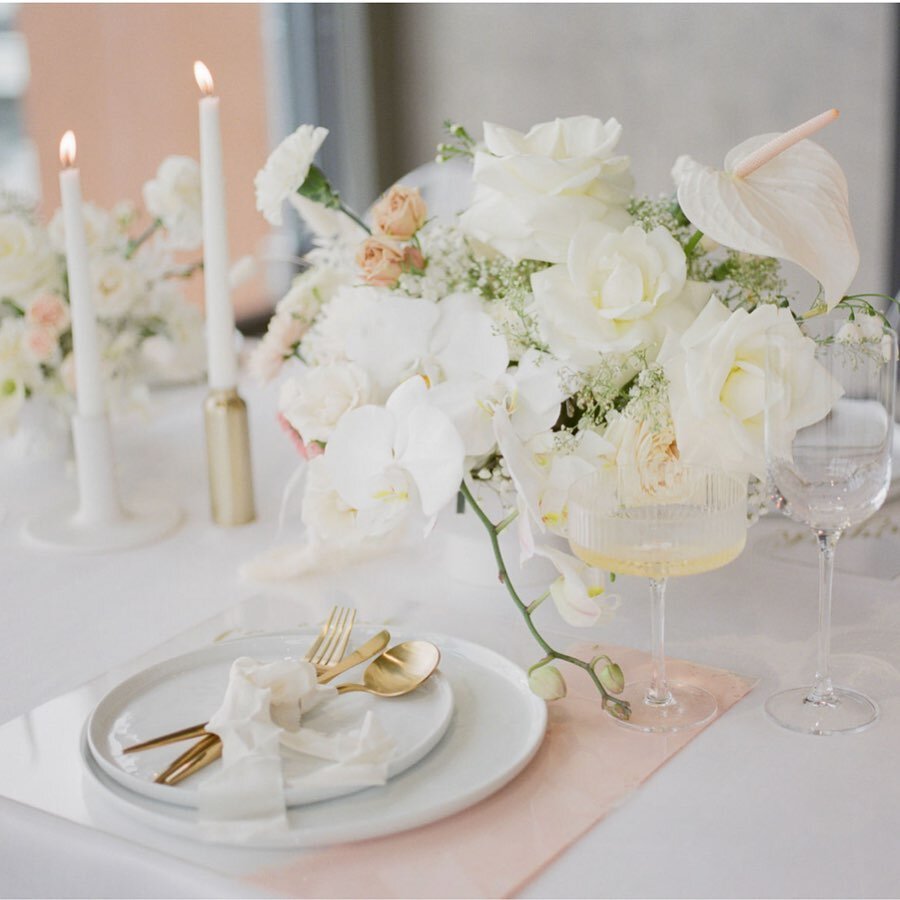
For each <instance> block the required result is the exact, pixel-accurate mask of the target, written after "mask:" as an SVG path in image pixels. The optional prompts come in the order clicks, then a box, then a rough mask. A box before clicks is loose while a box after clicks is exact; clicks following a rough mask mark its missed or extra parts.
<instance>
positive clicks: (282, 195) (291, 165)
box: [254, 125, 328, 225]
mask: <svg viewBox="0 0 900 900" xmlns="http://www.w3.org/2000/svg"><path fill="white" fill-rule="evenodd" d="M326 137H328V129H327V128H315V127H313V126H312V125H301V126H300V127H299V128H298V129H297V130H296V131H295V132H294V133H293V134H292V135H289V136H288V137H286V138H285V139H284V140H283V141H282V142H281V143H280V144H279V145H278V146H277V147H276V148H275V149H274V150H273V151H272V154H271V155H270V156H269V158H268V160H266V164H265V166H263V168H262V169H260V170H259V172H257V174H256V179H255V181H254V184H255V186H256V208H257V209H258V210H259V211H260V212H261V213H262V214H263V215H264V216H265V217H266V220H267V221H268V222H270V223H271V224H272V225H281V222H282V218H281V206H282V204H283V203H284V201H285V200H287V199H288V197H290V196H291V194H295V193H296V192H297V191H298V190H300V188H301V187H302V186H303V182H304V181H306V176H307V175H308V174H309V167H310V166H311V165H312V162H313V159H314V158H315V155H316V153H318V151H319V147H321V146H322V142H323V141H324V140H325V138H326Z"/></svg>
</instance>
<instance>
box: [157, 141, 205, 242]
mask: <svg viewBox="0 0 900 900" xmlns="http://www.w3.org/2000/svg"><path fill="white" fill-rule="evenodd" d="M144 203H145V204H146V205H147V210H148V212H149V213H150V215H152V216H153V218H154V219H159V220H160V221H161V222H162V223H163V227H164V228H165V229H166V231H167V232H168V234H169V238H170V240H171V243H172V246H174V247H178V248H180V249H183V250H193V249H194V248H196V247H199V246H200V244H201V243H202V242H203V212H202V206H201V198H200V166H199V164H198V163H197V161H196V160H194V159H191V158H190V157H189V156H167V157H166V158H165V159H164V160H163V161H162V163H161V164H160V167H159V169H158V170H157V172H156V178H154V179H153V180H152V181H148V182H147V183H146V184H145V185H144Z"/></svg>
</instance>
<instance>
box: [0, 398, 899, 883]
mask: <svg viewBox="0 0 900 900" xmlns="http://www.w3.org/2000/svg"><path fill="white" fill-rule="evenodd" d="M246 394H247V396H248V399H249V401H250V405H251V413H252V432H253V433H252V439H253V451H254V468H255V475H256V487H257V498H258V505H259V520H258V521H257V522H256V523H255V524H253V525H250V526H246V527H244V528H240V529H234V530H224V529H219V528H216V527H214V526H212V525H211V524H210V521H209V516H208V512H207V497H206V486H205V463H204V445H203V435H202V416H201V411H200V407H201V402H202V397H203V391H202V390H201V389H199V388H192V389H180V390H177V391H171V392H167V393H165V394H162V395H161V396H160V397H159V399H158V406H159V410H158V415H157V417H156V418H154V419H153V420H151V421H149V422H147V423H143V422H140V423H136V422H130V423H128V425H127V426H125V427H120V428H118V429H117V446H118V449H119V456H120V469H121V472H122V475H123V479H122V480H123V484H124V485H125V489H126V493H127V492H128V491H130V490H132V489H133V488H136V487H138V486H139V485H143V486H144V487H145V488H147V487H149V488H150V489H152V490H154V491H157V492H160V493H162V492H167V493H168V494H170V495H171V496H173V497H177V498H178V499H179V502H180V503H181V504H182V505H183V507H184V509H185V512H186V520H185V523H184V525H183V526H182V528H181V529H180V530H179V531H178V532H177V534H176V535H175V536H173V537H172V538H171V539H169V540H167V541H165V542H162V543H159V544H156V545H154V546H151V547H147V548H144V549H140V550H135V551H129V552H126V553H120V554H116V555H106V556H69V555H64V554H54V553H48V552H45V551H38V550H35V549H32V548H30V547H29V546H28V545H26V544H25V543H24V542H23V541H22V539H21V538H20V534H19V532H20V527H21V523H22V520H23V518H24V517H25V516H26V515H27V514H28V513H29V512H32V511H34V510H39V509H42V508H44V507H45V506H47V505H49V504H51V503H53V502H57V501H58V500H59V498H60V496H61V495H62V494H63V492H70V493H72V492H74V483H73V481H72V478H71V473H68V474H67V473H66V471H65V467H64V466H63V465H62V464H61V463H60V462H59V461H55V462H54V461H47V460H39V459H32V460H28V461H19V462H12V461H10V460H5V461H3V464H2V469H0V573H2V586H3V587H2V593H0V648H2V653H0V685H2V687H0V722H6V721H7V720H11V719H14V718H16V717H22V718H20V719H19V723H20V724H21V726H22V727H25V728H27V727H28V723H29V721H30V719H29V717H28V716H27V715H25V714H26V713H28V711H29V710H31V709H32V708H33V707H35V706H38V705H40V704H42V703H44V702H45V701H48V700H50V699H51V698H53V697H55V696H57V695H59V694H61V693H64V692H66V691H69V690H71V689H73V688H75V687H77V686H78V685H80V684H82V683H84V682H87V681H89V680H91V679H94V678H96V677H97V676H100V675H102V674H103V673H105V672H107V671H108V670H110V669H112V668H115V667H118V666H123V665H126V664H127V663H128V662H129V661H131V660H134V659H135V658H136V657H138V656H140V655H142V654H144V653H146V652H148V651H150V650H152V648H154V647H155V646H156V645H158V644H160V643H162V642H164V641H166V640H168V639H170V638H173V637H174V636H176V635H178V634H179V633H181V632H184V631H185V630H186V629H188V628H191V627H192V626H195V625H198V623H201V622H203V621H204V620H206V619H208V618H209V617H210V616H213V615H215V614H217V613H220V612H221V611H223V610H226V609H229V608H230V607H232V606H234V605H235V604H236V603H238V602H240V601H248V600H252V598H254V597H258V598H262V599H265V598H266V597H271V598H274V599H276V600H278V601H279V602H282V603H284V602H286V601H288V600H289V601H290V602H293V603H296V621H297V624H302V623H314V622H317V621H319V620H321V618H322V617H323V614H324V613H325V612H327V610H328V608H329V607H330V606H331V604H332V603H334V602H336V601H338V600H342V601H349V602H352V603H354V604H355V605H357V607H358V608H359V609H360V611H361V616H362V618H363V619H364V620H367V621H370V622H381V621H385V622H388V623H391V622H394V623H397V624H398V626H399V623H401V622H402V624H403V627H404V628H407V627H412V628H418V627H421V628H423V629H425V628H428V629H430V630H434V631H443V632H446V633H454V634H458V635H460V636H462V637H466V638H470V639H475V640H478V641H480V642H481V643H483V644H486V645H487V646H491V647H493V648H495V649H497V650H499V651H500V652H502V653H504V654H505V655H507V656H509V657H511V658H513V659H515V660H516V661H517V662H519V663H520V664H522V665H527V664H529V663H530V662H533V661H535V660H536V659H537V655H538V654H537V653H536V652H535V648H534V645H533V644H531V643H530V639H529V637H528V635H527V634H526V633H525V630H524V627H523V625H522V624H521V622H520V621H519V620H518V618H517V614H516V613H515V611H514V610H513V609H512V607H511V605H510V603H509V601H508V599H507V598H506V597H505V594H504V592H503V590H502V589H501V588H500V587H499V586H491V587H487V586H485V587H472V586H467V585H465V584H463V583H462V582H461V581H457V580H454V579H452V578H448V577H447V569H446V567H442V566H441V558H442V557H441V550H440V547H441V545H440V539H439V537H438V536H435V537H434V538H433V539H432V540H433V541H436V543H434V544H432V546H431V548H429V549H427V550H426V551H424V552H420V553H413V554H409V555H407V556H405V557H394V558H392V559H391V560H385V561H381V562H376V563H374V564H369V565H367V566H365V567H361V568H358V569H350V570H347V571H345V572H342V573H340V574H339V575H324V574H323V575H318V576H315V577H309V578H306V579H303V580H302V581H297V582H293V583H291V584H289V585H272V586H266V585H259V584H250V583H246V582H242V581H241V580H240V578H239V577H238V574H237V567H238V565H239V563H240V562H242V561H244V560H246V559H249V558H250V557H251V556H253V555H254V554H255V553H256V552H259V551H261V550H263V549H264V548H266V547H268V546H270V545H271V544H272V543H273V542H274V541H275V540H276V534H277V530H278V529H277V515H278V508H279V502H280V497H281V490H282V487H283V485H284V483H285V481H286V480H287V478H288V476H289V475H290V474H291V472H292V471H293V470H294V467H295V465H296V459H295V456H294V452H293V449H292V447H291V446H290V443H289V442H288V441H287V440H286V439H285V438H284V437H283V436H282V434H281V433H280V431H279V429H278V427H277V425H276V424H275V422H274V416H273V406H274V397H273V393H272V392H269V393H267V394H263V393H261V392H259V391H257V390H250V389H248V390H247V392H246ZM0 459H2V457H0ZM897 522H900V504H898V505H893V506H888V507H887V508H886V509H885V510H884V511H883V512H882V513H880V514H879V519H878V521H877V522H876V523H875V524H876V525H878V527H877V528H874V529H873V528H870V529H869V530H868V532H867V534H868V537H866V538H853V539H847V542H846V544H842V545H840V546H839V548H838V559H839V563H840V567H841V568H842V569H843V571H841V572H839V574H838V576H837V583H836V597H835V609H834V626H835V627H834V670H835V674H836V677H837V679H838V681H841V682H844V683H848V684H850V685H852V686H854V687H857V688H859V689H862V690H864V691H866V692H868V693H869V694H870V696H872V697H874V698H875V699H876V700H877V702H878V703H879V705H880V707H881V713H882V715H881V719H880V720H879V722H877V723H876V725H875V726H874V727H873V728H871V729H870V730H868V731H867V732H864V733H862V734H858V735H851V736H841V737H831V738H816V737H806V736H802V735H797V734H793V733H790V732H787V731H784V730H782V729H780V728H778V727H777V726H775V725H774V724H772V723H771V722H769V721H768V720H767V718H766V716H765V714H764V711H763V708H762V704H763V702H764V700H765V698H766V696H767V695H768V694H769V693H770V692H772V691H773V690H774V689H776V688H778V687H785V686H793V685H795V684H800V683H804V682H805V681H806V680H807V678H808V677H809V675H810V674H811V672H812V668H813V665H814V653H815V645H814V639H813V633H814V628H815V622H816V598H815V592H816V574H815V569H814V568H812V567H809V566H808V565H805V564H804V563H814V561H815V551H814V549H813V545H812V540H811V539H810V540H809V541H808V542H801V543H799V544H794V543H793V542H792V541H790V540H786V539H785V537H786V535H788V533H789V532H790V529H791V527H792V526H790V525H789V524H788V523H786V522H785V521H784V520H781V519H771V520H767V521H764V522H762V523H760V524H759V525H758V526H756V527H755V528H754V529H753V530H752V532H751V538H750V542H749V546H748V549H747V551H746V552H745V553H744V555H743V556H742V557H741V558H740V559H739V560H738V561H737V562H735V563H733V564H732V565H731V566H729V567H727V568H726V569H724V570H721V571H719V572H714V573H710V574H707V575H702V576H697V577H694V578H690V579H685V580H683V581H680V582H678V583H673V585H672V587H671V589H670V595H671V603H670V606H669V611H670V615H669V622H668V625H669V628H668V638H669V644H668V649H669V652H670V655H672V656H681V657H686V658H690V659H692V660H695V661H698V662H703V663H707V664H710V665H713V666H720V667H723V668H728V669H731V670H733V671H736V672H739V673H741V674H746V675H750V676H755V677H759V678H760V684H759V686H758V687H757V688H756V689H755V690H754V691H753V692H752V693H751V694H750V695H749V696H748V697H747V698H745V699H744V700H742V701H741V702H740V703H738V705H737V706H736V707H735V708H734V709H733V710H731V711H730V712H729V713H728V714H727V715H726V716H725V717H724V718H723V719H721V720H720V721H718V722H717V723H715V724H714V725H713V726H712V727H710V728H709V729H708V730H707V731H705V732H704V733H702V734H701V735H699V736H698V737H697V738H696V739H695V740H694V741H692V742H691V743H690V744H689V745H688V747H687V748H686V749H685V750H684V751H683V752H682V753H680V754H679V755H677V756H676V757H675V758H674V759H673V760H672V761H671V762H670V763H669V764H667V765H666V766H665V767H664V768H663V769H662V770H661V771H660V772H658V773H657V774H656V775H654V776H653V777H652V778H651V779H650V781H649V782H647V783H646V784H645V785H644V786H642V787H641V788H640V789H639V790H637V791H636V792H634V793H633V794H632V795H631V796H629V797H628V799H627V801H626V802H625V803H624V804H623V805H622V806H621V808H619V809H618V810H616V811H615V812H614V813H613V814H611V815H610V816H609V817H608V818H607V819H606V820H605V821H603V822H601V823H599V824H598V825H597V826H596V827H595V828H594V829H593V830H592V831H591V832H589V833H588V834H587V835H585V836H584V837H583V838H582V839H581V840H579V841H578V842H576V843H575V844H574V845H573V846H572V847H570V848H569V850H568V851H566V852H565V853H564V854H563V855H562V856H561V857H560V858H559V859H557V860H556V861H555V862H554V863H553V864H552V865H550V866H549V867H548V868H547V869H546V870H545V871H544V872H542V873H541V874H540V875H539V876H538V877H537V878H536V879H534V880H533V881H532V882H531V883H530V884H529V885H528V886H527V887H526V889H525V891H524V892H523V893H524V895H525V896H529V897H541V896H543V897H556V896H566V897H588V896H667V897H680V896H740V897H758V896H827V897H839V896H872V897H876V896H896V895H897V893H898V891H900V854H897V853H896V852H895V845H896V840H897V832H898V824H900V812H898V810H900V774H898V764H897V757H898V750H900V607H898V603H897V600H898V591H897V587H898V583H897V581H896V580H890V578H889V576H891V575H893V574H895V573H900V535H898V534H897V526H896V523H897ZM295 527H296V526H295ZM289 533H290V532H289ZM760 545H762V546H760ZM776 555H777V556H778V557H783V558H775V557H776ZM791 556H794V557H796V558H797V559H798V560H799V561H800V562H790V561H788V558H789V557H791ZM848 570H849V571H848ZM618 590H619V592H620V593H621V594H622V595H623V598H624V600H625V602H624V604H623V607H622V609H621V611H620V614H619V616H618V619H617V620H616V621H615V622H614V623H613V624H612V625H609V626H606V627H604V628H603V629H602V630H597V631H593V632H591V633H590V634H587V633H585V632H574V631H571V630H568V629H566V628H565V627H564V626H562V625H561V624H560V623H559V620H558V619H557V618H556V616H555V613H554V611H553V610H552V608H547V609H546V610H545V609H542V610H541V613H540V616H541V618H542V621H543V622H544V623H545V624H546V625H547V627H550V628H553V629H554V630H555V631H556V632H557V635H556V637H557V639H558V640H565V638H566V636H567V635H572V636H576V637H578V638H580V639H584V638H589V639H593V640H600V641H608V642H610V643H618V644H629V645H635V646H641V647H646V646H647V639H648V631H649V622H648V607H649V604H648V600H647V596H646V587H645V585H643V584H642V583H641V582H640V581H637V580H633V579H621V580H620V581H619V582H618ZM547 606H548V607H549V606H550V604H548V605H547ZM17 727H18V726H17ZM75 731H76V729H72V728H66V727H61V729H60V732H61V733H60V734H59V736H58V739H59V740H60V741H76V740H77V738H78V735H77V733H75ZM142 843H143V844H146V845H148V846H140V844H142ZM154 848H155V849H154ZM217 852H218V853H219V856H218V857H217V856H216V853H217ZM186 855H188V856H189V857H190V858H191V859H194V860H195V861H196V862H197V863H198V864H195V865H192V864H189V863H186V862H184V861H177V860H174V859H173V858H172V857H171V855H170V854H169V853H167V852H166V844H165V842H164V841H160V840H159V839H158V838H157V837H155V836H152V835H142V834H141V830H140V828H139V827H137V826H136V828H135V829H134V830H132V831H130V833H127V834H126V833H123V834H118V835H109V834H103V833H100V832H97V831H94V830H92V829H88V828H84V827H81V826H77V825H74V824H72V823H71V822H67V821H64V820H63V819H60V818H57V817H54V816H49V815H47V814H46V813H42V812H39V811H37V810H34V809H31V808H28V807H26V806H22V805H21V804H18V803H15V802H13V801H11V800H9V799H7V798H3V797H0V894H2V895H3V896H123V897H125V896H210V897H224V896H244V895H253V894H255V893H257V891H255V890H253V889H250V888H248V887H247V886H246V885H242V884H241V882H240V881H238V880H237V879H236V878H234V877H228V876H227V875H223V874H222V873H223V872H231V873H233V874H239V873H240V872H242V871H250V870H252V869H253V868H254V866H255V865H256V864H257V863H258V862H260V861H262V860H263V859H264V858H265V859H266V860H268V861H277V860H278V859H279V858H282V859H283V858H284V857H278V855H277V854H276V855H274V856H272V855H265V857H263V856H254V855H253V854H252V853H251V851H234V850H227V851H224V850H223V851H205V852H204V853H198V854H197V856H196V857H195V856H193V855H192V854H190V853H187V854H186ZM226 855H227V860H226V858H225V857H226ZM217 869H218V870H219V871H218V872H216V871H214V870H217Z"/></svg>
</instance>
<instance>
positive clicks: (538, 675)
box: [528, 666, 566, 700]
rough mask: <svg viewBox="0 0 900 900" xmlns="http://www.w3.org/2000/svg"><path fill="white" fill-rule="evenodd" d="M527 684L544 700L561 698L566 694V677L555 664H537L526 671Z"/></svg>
mask: <svg viewBox="0 0 900 900" xmlns="http://www.w3.org/2000/svg"><path fill="white" fill-rule="evenodd" d="M528 686H529V687H530V688H531V690H532V692H533V693H535V694H537V695H538V697H541V698H542V699H544V700H561V699H562V698H563V697H565V696H566V679H565V678H563V676H562V673H561V672H560V671H559V669H557V668H556V666H539V667H538V668H536V669H532V670H531V671H530V672H529V673H528Z"/></svg>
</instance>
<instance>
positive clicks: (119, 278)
mask: <svg viewBox="0 0 900 900" xmlns="http://www.w3.org/2000/svg"><path fill="white" fill-rule="evenodd" d="M143 193H144V201H145V204H146V208H147V212H148V213H149V216H150V223H149V225H147V226H146V227H145V228H144V229H143V230H142V231H140V233H138V234H136V235H134V236H133V234H134V232H135V231H136V229H137V227H138V226H139V225H140V221H139V220H140V214H139V212H138V211H137V209H135V208H134V207H133V206H131V205H130V204H127V203H123V204H119V205H117V206H116V207H114V208H113V209H111V210H106V209H101V208H100V207H98V206H95V205H94V204H91V203H86V204H85V205H84V216H85V231H86V234H87V242H88V251H89V253H90V267H91V274H92V278H93V288H94V291H93V299H94V304H95V308H96V312H97V320H98V325H99V334H100V339H101V353H102V361H103V365H104V367H105V370H106V376H107V379H108V384H109V387H110V392H111V396H110V400H111V401H112V402H113V404H114V405H122V404H124V403H133V402H135V401H136V400H138V399H139V396H140V395H141V393H142V392H143V390H144V389H145V384H146V382H147V381H150V380H166V379H174V380H179V379H186V378H195V377H198V376H199V375H201V374H202V372H203V367H204V365H205V349H204V344H203V319H202V314H201V312H200V310H199V309H198V308H197V307H196V306H194V305H193V304H191V303H189V302H188V301H187V300H186V298H185V297H184V294H183V292H182V290H181V286H180V285H181V283H182V282H183V280H184V279H186V278H190V276H191V275H192V274H193V273H194V272H195V271H197V270H198V269H199V268H200V263H193V264H188V265H185V264H179V263H178V262H176V259H175V257H174V255H173V251H175V250H195V249H197V248H198V247H199V246H200V244H201V241H202V226H201V204H200V170H199V166H198V165H197V163H196V162H195V161H194V160H192V159H188V158H186V157H177V156H172V157H168V158H167V159H165V160H164V161H163V163H162V165H161V166H160V167H159V170H158V172H157V174H156V176H155V178H153V179H152V180H151V181H149V182H147V184H146V185H145V186H144V191H143ZM74 375H75V367H74V359H73V354H72V332H71V328H70V316H69V300H68V288H67V282H66V260H65V234H64V230H63V221H62V215H61V211H57V213H56V215H54V217H53V218H52V220H51V221H50V223H49V225H47V226H44V225H42V224H40V223H39V222H38V220H37V219H36V217H35V214H34V212H33V211H32V210H30V209H28V208H25V207H23V206H21V205H18V204H16V203H15V201H14V200H13V199H12V198H6V199H4V198H0V432H10V431H13V430H15V428H16V426H17V423H18V420H19V416H20V413H21V411H22V409H23V407H24V405H25V404H26V403H27V402H28V401H29V399H30V398H46V399H48V400H49V401H50V402H51V403H52V404H54V405H55V406H56V407H58V408H59V409H60V411H61V412H64V413H67V412H69V411H71V409H73V407H74V391H75V384H74Z"/></svg>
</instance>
